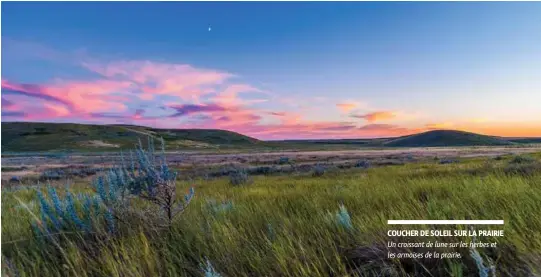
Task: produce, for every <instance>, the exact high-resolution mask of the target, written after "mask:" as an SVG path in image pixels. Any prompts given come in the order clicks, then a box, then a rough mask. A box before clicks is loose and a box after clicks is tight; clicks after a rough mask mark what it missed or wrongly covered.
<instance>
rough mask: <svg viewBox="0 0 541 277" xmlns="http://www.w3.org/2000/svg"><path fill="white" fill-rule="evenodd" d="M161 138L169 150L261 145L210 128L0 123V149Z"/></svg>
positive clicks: (79, 147) (112, 145)
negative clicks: (0, 136) (0, 129)
mask: <svg viewBox="0 0 541 277" xmlns="http://www.w3.org/2000/svg"><path fill="white" fill-rule="evenodd" d="M147 136H152V137H156V138H160V137H162V138H163V139H164V140H165V142H166V146H167V148H168V149H171V150H173V149H217V148H228V147H234V148H242V147H251V146H254V145H260V144H264V142H262V141H259V140H257V139H255V138H251V137H248V136H244V135H241V134H238V133H235V132H231V131H224V130H213V129H154V128H149V127H143V126H133V125H86V124H73V123H34V122H2V152H32V151H52V150H59V151H61V150H74V151H112V150H118V149H133V146H134V145H135V144H136V143H138V141H139V139H142V140H143V142H145V140H146V137H147Z"/></svg>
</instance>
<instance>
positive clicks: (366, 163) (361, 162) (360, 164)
mask: <svg viewBox="0 0 541 277" xmlns="http://www.w3.org/2000/svg"><path fill="white" fill-rule="evenodd" d="M355 167H359V168H369V167H370V162H369V161H367V160H358V161H357V162H356V163H355Z"/></svg>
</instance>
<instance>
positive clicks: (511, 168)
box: [504, 163, 541, 176]
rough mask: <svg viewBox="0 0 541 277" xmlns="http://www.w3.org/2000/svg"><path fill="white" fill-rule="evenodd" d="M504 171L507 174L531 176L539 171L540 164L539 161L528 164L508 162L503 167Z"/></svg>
mask: <svg viewBox="0 0 541 277" xmlns="http://www.w3.org/2000/svg"><path fill="white" fill-rule="evenodd" d="M504 172H505V173H507V174H516V175H523V176H531V175H534V174H535V173H537V172H541V164H540V163H530V164H512V163H510V164H508V165H507V166H506V167H505V168H504Z"/></svg>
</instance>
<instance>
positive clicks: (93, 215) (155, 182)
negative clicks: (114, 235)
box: [34, 138, 194, 233]
mask: <svg viewBox="0 0 541 277" xmlns="http://www.w3.org/2000/svg"><path fill="white" fill-rule="evenodd" d="M164 149H165V146H164V145H163V140H162V151H163V150H164ZM130 157H131V159H130V161H129V162H130V165H129V166H128V165H126V163H124V158H123V156H122V163H121V164H120V166H117V167H115V168H111V169H110V170H109V171H108V172H107V173H106V174H105V176H99V177H98V178H97V179H96V180H95V181H94V187H95V192H94V193H93V194H81V195H79V196H78V197H77V198H78V199H76V198H75V197H74V196H73V195H72V194H71V193H70V192H69V191H67V190H66V193H65V197H64V199H61V198H60V197H59V195H58V194H57V192H56V190H55V189H54V188H52V187H49V189H48V194H47V196H45V195H44V194H42V193H41V192H38V198H39V202H40V208H41V209H40V211H41V220H39V221H37V223H34V229H35V230H36V231H37V232H38V233H49V232H50V231H51V230H55V231H59V230H65V229H79V230H82V231H85V232H90V231H95V230H99V229H100V224H101V223H100V222H106V223H107V227H108V230H109V232H115V230H116V227H115V226H116V225H117V221H119V222H121V223H128V222H127V219H130V218H132V217H133V216H144V215H145V214H144V213H143V212H142V211H141V210H140V209H138V208H137V207H136V206H135V205H132V204H131V198H132V197H135V198H138V199H140V200H143V201H145V202H147V203H149V204H151V205H154V207H155V208H156V209H157V211H150V210H147V211H149V212H151V213H152V217H148V218H147V217H145V218H143V219H144V220H145V222H148V221H146V219H150V218H152V219H154V220H157V221H158V222H157V223H158V225H156V226H153V227H164V226H165V227H168V226H171V223H172V220H173V218H174V217H175V216H176V215H178V214H180V213H182V212H183V211H184V210H185V209H186V207H187V205H188V204H189V203H190V202H191V200H192V198H193V196H194V189H193V187H192V188H191V189H190V192H189V194H187V195H185V196H184V200H183V201H178V200H177V197H176V176H177V174H176V172H172V171H171V170H170V169H169V167H168V166H167V163H166V161H165V153H164V152H162V156H161V157H159V158H157V157H156V155H155V152H154V147H153V142H152V141H151V139H150V138H149V149H148V150H144V149H143V147H142V144H141V143H139V147H138V148H137V149H136V158H134V157H133V155H130ZM136 165H137V166H136ZM47 197H48V198H47ZM77 200H79V202H80V203H76V202H77ZM77 206H81V208H80V210H81V211H78V210H79V209H78V208H77ZM52 207H54V209H53V208H52ZM81 213H82V217H80V215H81Z"/></svg>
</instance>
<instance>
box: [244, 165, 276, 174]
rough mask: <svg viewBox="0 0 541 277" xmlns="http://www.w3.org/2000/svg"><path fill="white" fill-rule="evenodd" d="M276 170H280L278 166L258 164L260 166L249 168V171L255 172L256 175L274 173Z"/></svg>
mask: <svg viewBox="0 0 541 277" xmlns="http://www.w3.org/2000/svg"><path fill="white" fill-rule="evenodd" d="M276 171H278V169H277V168H274V167H270V166H258V167H254V168H250V169H249V173H250V174H255V175H267V174H271V173H274V172H276Z"/></svg>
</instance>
